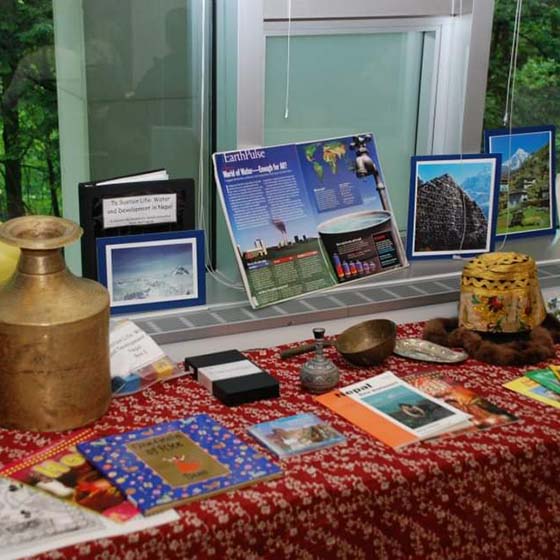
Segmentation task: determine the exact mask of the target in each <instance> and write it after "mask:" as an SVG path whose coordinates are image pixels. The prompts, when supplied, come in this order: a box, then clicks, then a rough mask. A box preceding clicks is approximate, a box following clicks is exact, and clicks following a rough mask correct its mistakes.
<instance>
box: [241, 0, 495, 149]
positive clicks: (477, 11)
mask: <svg viewBox="0 0 560 560" xmlns="http://www.w3.org/2000/svg"><path fill="white" fill-rule="evenodd" d="M291 1H292V21H291V33H292V35H303V34H306V35H309V34H327V33H333V34H334V33H344V32H345V33H348V32H349V31H353V32H356V33H389V32H406V31H421V32H423V31H431V32H435V34H436V48H435V49H434V61H433V63H434V69H435V70H436V71H435V72H434V73H433V80H432V84H431V86H430V87H431V88H432V89H431V92H430V102H429V106H430V109H429V111H430V114H429V116H428V119H427V121H426V122H428V123H429V126H430V129H429V130H428V138H429V140H428V142H427V146H426V148H427V150H428V151H427V153H428V154H432V153H443V152H448V153H449V152H454V151H457V152H461V151H463V152H479V151H480V146H481V137H482V119H483V113H484V98H485V93H486V80H487V72H488V63H489V53H490V40H491V32H492V19H493V13H494V0H424V1H423V2H422V5H421V6H419V5H418V4H419V3H418V2H417V1H415V0H380V1H378V2H376V3H375V4H373V3H371V2H367V1H366V0H353V1H352V2H345V3H343V4H342V3H340V2H336V1H334V0H323V1H319V0H306V1H305V2H304V1H302V0H291ZM288 2H289V0H282V1H278V0H274V1H273V0H243V1H240V2H238V5H237V8H238V11H237V21H238V41H237V50H238V52H237V59H238V68H237V119H236V120H237V138H236V139H237V148H238V149H242V148H246V147H250V146H259V145H260V146H262V145H263V144H264V99H265V89H264V88H265V60H266V39H267V37H269V36H279V35H280V36H281V35H284V36H285V35H287V29H288V17H287V16H288V7H289V5H288ZM452 9H453V11H454V14H453V15H452V13H451V11H452ZM459 11H460V13H459ZM457 61H458V62H459V63H457ZM450 99H452V100H456V101H455V102H454V103H451V102H450V101H449V100H450ZM460 136H461V137H460Z"/></svg>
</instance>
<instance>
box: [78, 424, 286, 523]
mask: <svg viewBox="0 0 560 560" xmlns="http://www.w3.org/2000/svg"><path fill="white" fill-rule="evenodd" d="M78 449H79V450H80V452H82V453H83V454H84V455H85V456H86V457H87V458H88V460H89V461H90V462H91V463H92V464H93V465H95V466H96V467H97V468H98V469H99V470H100V471H101V472H102V473H103V474H104V475H105V476H107V477H108V478H109V480H111V482H113V483H114V484H115V485H116V486H117V487H118V488H119V489H120V490H121V491H122V492H123V493H124V494H125V495H126V496H127V497H128V499H129V500H130V501H131V502H132V503H134V504H135V505H136V507H138V509H140V511H141V512H142V513H144V514H148V515H149V514H152V513H155V512H157V511H161V510H164V509H166V508H170V507H174V506H176V505H180V504H184V503H187V502H190V501H192V500H197V499H200V498H204V497H207V496H212V495H214V494H218V493H221V492H224V491H227V490H230V489H234V488H239V487H241V486H245V485H248V484H251V483H255V482H259V481H263V480H269V479H271V478H276V477H278V476H280V475H281V474H282V469H281V468H280V467H279V466H278V465H276V464H275V463H273V462H271V461H270V460H269V459H268V458H267V457H265V456H264V455H263V454H262V453H260V452H259V451H257V450H256V449H254V448H253V447H251V446H249V445H247V444H246V443H244V442H243V441H241V440H240V439H238V438H237V437H236V436H235V434H233V433H232V432H231V431H229V430H228V429H227V428H225V427H224V426H222V425H221V424H220V423H219V422H217V421H216V420H214V419H213V418H212V417H211V416H209V415H207V414H197V415H195V416H190V417H188V418H184V419H180V420H174V421H171V422H163V423H161V424H156V425H154V426H148V427H145V428H140V429H138V430H133V431H129V432H125V433H122V434H115V435H111V436H107V437H103V438H100V439H98V440H95V441H90V442H84V443H81V444H79V445H78Z"/></svg>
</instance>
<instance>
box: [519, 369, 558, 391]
mask: <svg viewBox="0 0 560 560" xmlns="http://www.w3.org/2000/svg"><path fill="white" fill-rule="evenodd" d="M525 376H526V377H528V378H529V379H532V380H533V381H536V382H537V383H538V384H539V385H542V386H543V387H546V388H547V389H548V390H549V391H552V392H554V393H559V394H560V381H558V379H557V377H556V375H555V374H554V372H553V371H552V369H549V368H546V369H534V370H532V371H526V372H525Z"/></svg>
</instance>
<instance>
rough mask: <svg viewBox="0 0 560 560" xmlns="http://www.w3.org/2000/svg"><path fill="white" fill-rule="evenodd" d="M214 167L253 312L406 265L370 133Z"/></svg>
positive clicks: (257, 153)
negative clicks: (255, 309)
mask: <svg viewBox="0 0 560 560" xmlns="http://www.w3.org/2000/svg"><path fill="white" fill-rule="evenodd" d="M213 160H214V170H215V176H216V183H217V185H218V192H219V194H220V199H221V201H222V207H223V209H224V214H225V218H226V222H227V224H228V227H229V231H230V235H231V238H232V241H233V244H234V246H235V248H236V251H235V254H236V259H237V262H238V265H239V268H240V272H241V276H242V278H243V282H244V284H245V288H246V290H247V294H248V297H249V301H250V302H251V305H252V306H253V307H255V308H258V307H262V306H265V305H270V304H273V303H277V302H279V301H283V300H286V299H290V298H293V297H296V296H299V295H301V294H304V293H308V292H312V291H316V290H321V289H324V288H331V287H333V286H336V285H339V284H342V283H346V282H349V281H352V280H356V279H358V278H363V277H366V276H370V275H373V274H379V273H382V272H386V271H389V270H394V269H397V268H402V267H403V266H406V265H407V260H406V256H405V252H404V248H403V245H402V242H401V239H400V237H399V234H398V230H397V227H396V224H395V220H394V217H393V213H392V210H391V204H390V202H389V197H388V192H387V188H386V185H385V181H384V178H383V173H382V171H381V165H380V162H379V158H378V154H377V148H376V145H375V139H374V137H373V134H356V135H355V136H346V137H342V138H331V139H328V140H317V141H314V142H306V143H301V144H286V145H282V146H271V147H267V148H253V149H248V150H240V151H234V152H222V153H217V154H214V156H213Z"/></svg>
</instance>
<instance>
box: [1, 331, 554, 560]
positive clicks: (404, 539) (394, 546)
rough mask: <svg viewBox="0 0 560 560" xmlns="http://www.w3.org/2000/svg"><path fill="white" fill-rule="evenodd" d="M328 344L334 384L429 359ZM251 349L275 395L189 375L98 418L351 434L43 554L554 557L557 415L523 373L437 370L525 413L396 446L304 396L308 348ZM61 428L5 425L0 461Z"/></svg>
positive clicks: (241, 431) (112, 424)
mask: <svg viewBox="0 0 560 560" xmlns="http://www.w3.org/2000/svg"><path fill="white" fill-rule="evenodd" d="M421 331H422V326H421V325H404V326H400V327H399V336H402V337H405V336H406V337H411V336H413V337H420V336H421ZM283 348H285V347H282V348H281V349H283ZM325 353H326V355H327V356H328V357H329V358H330V359H332V360H333V361H334V362H335V364H336V365H337V366H338V367H339V368H340V374H341V385H348V384H350V383H353V382H356V381H359V380H361V379H365V378H367V377H370V376H372V375H374V374H376V373H380V372H382V371H385V370H387V369H391V370H392V371H394V372H395V373H397V374H398V375H406V374H409V373H412V372H414V371H418V370H420V369H426V365H425V364H420V363H414V362H410V361H407V360H405V359H403V358H398V357H396V356H391V357H390V358H389V359H388V360H387V361H386V362H385V364H383V366H377V367H374V368H357V367H353V366H349V365H348V364H346V363H345V362H344V361H343V359H342V358H340V356H338V355H337V353H336V350H335V349H334V348H327V349H326V350H325ZM248 354H249V357H250V358H251V359H253V360H254V361H255V362H256V363H257V364H259V365H260V366H262V367H263V368H264V369H266V370H268V371H269V372H271V373H272V374H273V375H275V376H276V377H277V378H278V379H279V381H280V383H281V395H282V396H281V398H280V399H273V400H265V401H260V402H258V403H252V404H247V405H243V406H240V407H236V408H229V407H227V406H225V405H222V404H220V403H219V401H217V400H216V399H214V398H213V397H211V396H210V394H209V393H208V392H207V391H206V390H205V389H204V388H202V387H199V386H198V385H197V384H196V382H195V381H193V380H192V379H190V378H186V377H185V378H180V379H177V380H173V381H169V382H163V383H160V384H157V385H154V386H152V387H150V388H149V389H146V390H145V391H144V392H142V393H139V394H137V395H132V396H129V397H124V398H121V399H117V400H114V401H113V403H112V404H111V407H110V409H109V412H108V413H107V414H106V415H105V416H104V417H103V418H102V419H101V420H100V421H98V422H97V423H96V424H94V426H93V427H94V428H95V429H96V430H97V431H98V432H99V433H100V434H101V433H111V432H115V431H124V430H129V429H132V428H138V427H141V426H145V425H149V424H153V423H155V422H162V421H168V420H173V419H174V418H179V417H184V416H189V415H191V414H196V413H200V412H207V413H211V414H212V416H213V417H214V418H216V419H217V420H219V421H220V422H222V423H223V424H224V425H226V426H227V427H229V428H231V429H232V430H233V431H234V432H236V433H237V435H238V436H240V437H241V438H243V439H244V440H246V441H247V442H251V443H252V444H253V445H258V444H257V443H256V442H255V441H253V440H252V438H251V437H250V436H248V434H247V433H246V432H245V429H246V428H247V427H249V426H250V425H252V424H255V423H257V422H264V421H266V420H271V419H273V418H278V417H280V416H287V415H292V414H296V413H299V412H314V413H315V414H317V415H318V416H320V417H321V418H322V419H324V420H326V421H328V422H329V423H330V424H331V425H332V426H333V427H334V428H335V429H337V430H338V431H340V432H341V433H343V434H344V435H346V436H347V438H348V441H347V443H346V444H342V445H337V446H335V447H332V448H327V449H324V450H320V451H317V452H315V453H311V454H306V455H300V456H295V457H291V458H289V459H286V460H284V461H282V465H283V468H284V470H285V476H284V477H283V478H280V479H278V480H275V481H270V482H265V483H259V484H256V485H254V486H251V487H248V488H246V489H241V490H236V491H233V492H230V493H226V494H222V495H219V496H217V497H215V498H208V499H205V500H202V501H200V502H194V503H192V504H189V505H186V506H183V507H181V508H179V509H178V511H179V513H180V514H181V519H180V521H177V522H175V523H172V524H169V525H165V526H162V527H158V528H155V529H149V530H146V531H142V532H140V533H135V534H132V535H127V536H122V537H118V538H113V539H104V540H100V541H92V542H89V543H86V544H82V545H76V546H72V547H68V548H67V549H63V550H62V551H57V552H51V553H45V554H43V555H41V556H40V558H42V559H47V558H50V559H54V558H57V559H59V558H73V559H74V558H75V559H84V560H86V559H90V558H103V560H121V559H122V558H149V559H150V560H155V559H162V560H163V559H165V560H170V559H178V558H196V559H197V560H201V559H204V558H215V559H225V558H227V559H228V560H232V559H236V558H240V559H244V560H247V559H249V558H251V559H253V558H255V559H256V558H259V559H260V558H267V559H274V560H278V559H284V558H286V559H287V558H290V559H297V560H299V559H311V558H320V559H326V558H328V559H329V560H330V559H334V558H347V559H351V560H357V559H361V558H371V559H374V558H375V559H388V560H398V559H407V560H410V559H418V560H420V559H422V560H425V559H431V560H435V559H442V560H443V559H445V560H459V559H465V560H466V559H469V560H471V559H472V558H511V559H525V558H527V559H528V558H531V559H540V558H542V559H544V558H547V559H548V558H560V515H559V512H560V482H559V480H560V476H559V473H560V416H559V413H558V410H557V409H554V408H552V407H547V406H545V405H543V404H541V403H538V402H536V401H533V400H530V399H528V398H526V397H523V396H522V395H518V394H516V393H514V392H512V391H509V390H507V389H505V388H504V387H502V384H503V383H504V382H506V381H509V380H511V379H514V378H516V377H518V376H519V375H521V374H522V373H523V371H524V369H522V368H512V367H508V368H500V367H497V366H491V365H488V364H483V363H481V362H477V361H475V360H473V359H469V360H468V361H467V362H464V363H462V364H458V365H453V366H441V365H440V366H434V367H433V368H431V369H432V370H437V371H445V372H446V373H447V374H448V375H449V377H450V378H452V379H453V380H456V381H458V382H460V383H462V384H463V385H465V386H466V387H468V388H470V389H473V390H474V391H476V392H477V393H479V394H480V395H482V396H484V397H487V398H488V399H489V400H491V401H492V402H494V403H495V404H497V405H498V406H501V407H503V408H505V409H506V410H508V411H509V412H511V413H513V414H515V415H516V416H518V417H519V418H520V420H519V422H516V423H514V424H509V425H506V426H501V427H497V428H494V429H491V430H488V431H484V432H478V433H469V434H465V435H460V436H457V437H453V438H448V439H443V440H440V441H436V442H432V443H428V442H424V443H420V444H415V445H412V446H409V447H406V448H404V449H403V450H402V451H400V452H395V451H393V450H392V449H390V448H389V447H386V446H384V445H383V444H382V443H380V442H378V441H377V440H375V439H373V438H371V437H369V436H368V435H366V434H365V433H364V432H362V431H361V430H359V429H358V428H355V427H354V426H352V425H351V424H349V423H347V422H345V421H344V420H343V419H342V418H340V417H339V416H337V415H336V414H334V413H331V412H329V410H327V409H325V408H324V407H322V406H321V405H320V404H318V403H317V402H316V401H315V400H313V396H312V395H311V394H309V393H304V392H302V390H301V389H300V383H299V369H300V367H301V365H302V363H303V362H304V361H305V360H306V359H307V356H300V357H298V358H292V359H290V360H284V361H282V360H279V359H278V357H277V354H278V349H268V350H255V351H251V352H249V353H248ZM558 361H559V362H560V356H559V358H558ZM541 365H544V364H541ZM532 367H533V368H535V367H536V366H532ZM58 437H59V436H58V435H56V434H50V433H49V434H47V433H31V432H13V431H8V430H0V462H1V463H2V464H6V463H8V462H10V461H12V460H14V459H16V458H21V457H23V456H25V455H26V453H28V452H31V451H35V450H36V449H37V448H39V447H42V446H45V445H48V444H49V443H52V442H54V441H55V440H56V439H57V438H58ZM263 452H265V451H264V448H263ZM60 552H62V555H61V554H60Z"/></svg>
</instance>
